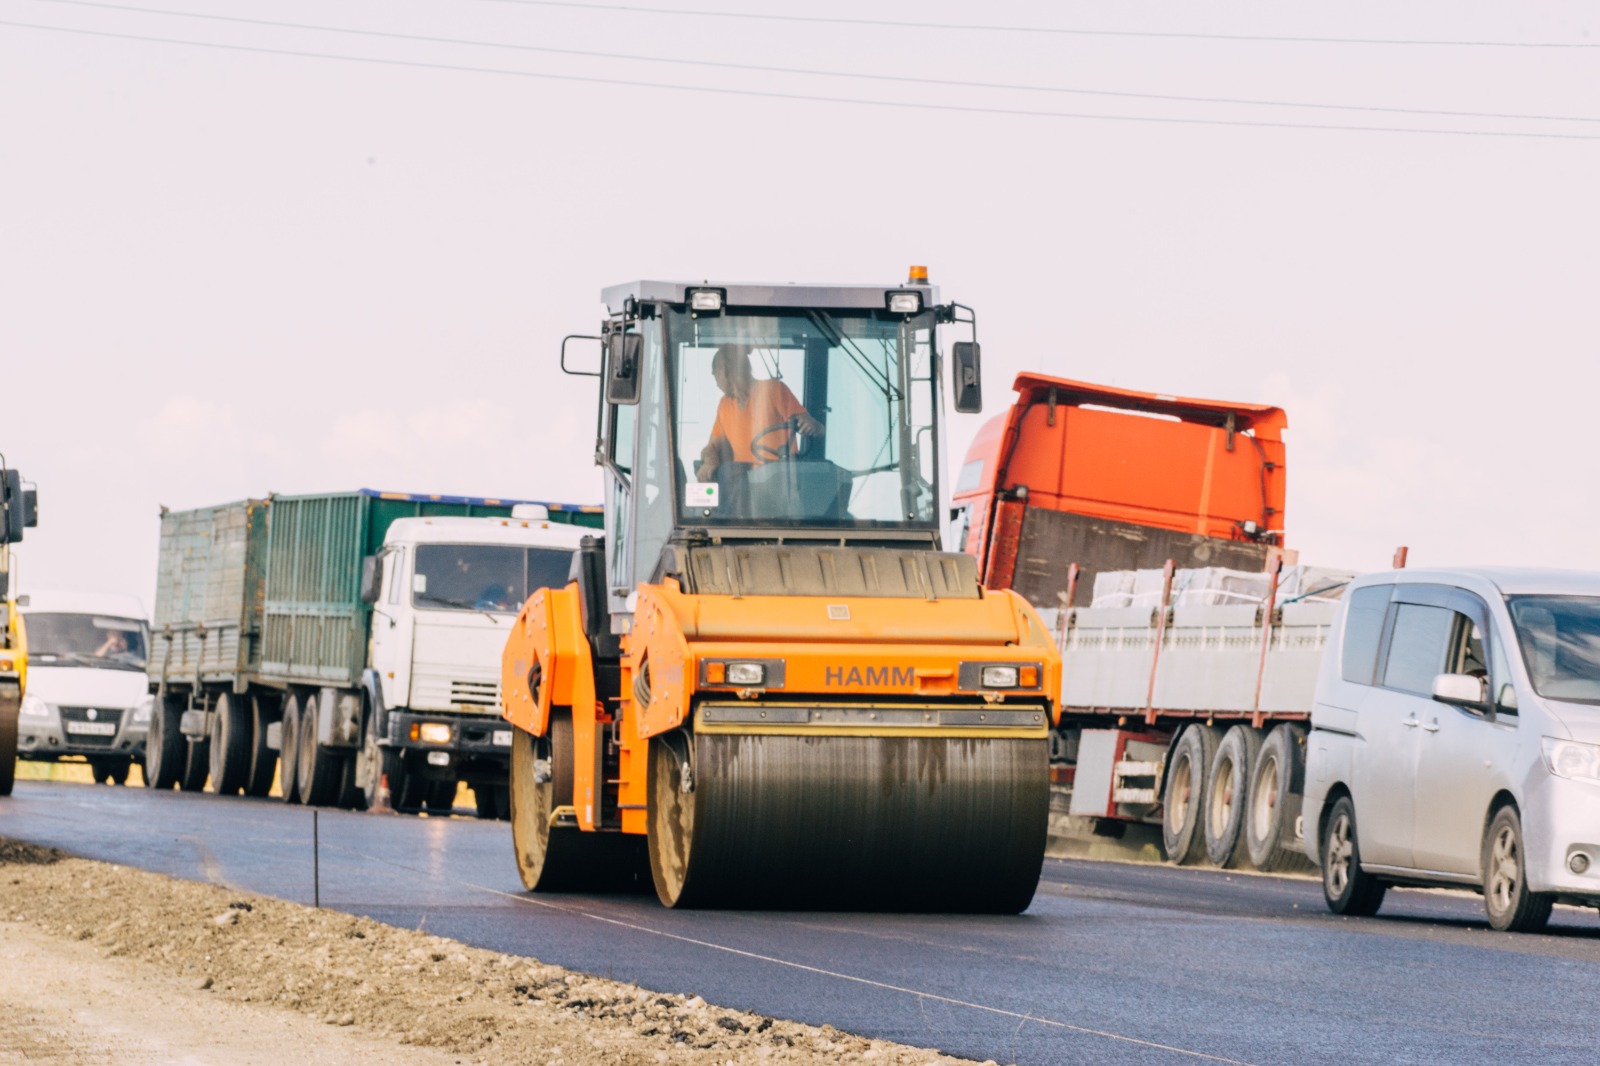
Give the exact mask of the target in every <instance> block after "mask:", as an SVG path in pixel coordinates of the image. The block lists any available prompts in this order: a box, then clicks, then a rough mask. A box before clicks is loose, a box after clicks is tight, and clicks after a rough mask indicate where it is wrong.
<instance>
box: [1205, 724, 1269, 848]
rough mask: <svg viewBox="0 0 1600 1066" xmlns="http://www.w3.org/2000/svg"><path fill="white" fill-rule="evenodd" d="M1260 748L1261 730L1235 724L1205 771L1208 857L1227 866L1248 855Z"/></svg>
mask: <svg viewBox="0 0 1600 1066" xmlns="http://www.w3.org/2000/svg"><path fill="white" fill-rule="evenodd" d="M1260 750H1261V734H1260V733H1258V732H1256V730H1254V729H1252V728H1251V727H1250V726H1247V725H1236V726H1234V727H1233V728H1232V729H1230V730H1228V732H1227V733H1226V734H1224V735H1223V737H1222V743H1220V744H1218V745H1217V753H1216V754H1215V755H1214V756H1212V759H1211V769H1210V770H1209V771H1207V773H1206V810H1205V819H1204V820H1203V822H1202V824H1203V825H1204V826H1205V836H1206V858H1208V859H1210V860H1211V861H1212V863H1214V864H1215V865H1216V866H1218V867H1220V868H1221V869H1224V870H1231V869H1233V868H1235V867H1237V866H1239V865H1241V864H1242V863H1243V862H1244V861H1245V859H1246V855H1245V850H1246V849H1245V847H1244V842H1243V841H1242V840H1241V839H1240V836H1241V833H1242V832H1243V829H1244V815H1245V809H1246V808H1248V807H1249V806H1250V803H1249V798H1250V772H1251V770H1253V769H1254V768H1255V764H1256V754H1257V753H1258V752H1259V751H1260Z"/></svg>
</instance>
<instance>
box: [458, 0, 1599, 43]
mask: <svg viewBox="0 0 1600 1066" xmlns="http://www.w3.org/2000/svg"><path fill="white" fill-rule="evenodd" d="M478 2H479V3H487V4H520V5H524V6H530V7H575V8H579V9H581V10H584V11H627V12H630V13H633V14H644V15H688V16H691V17H694V18H728V19H752V20H759V21H764V22H811V23H820V24H823V25H830V26H887V27H892V28H894V29H904V30H961V31H964V32H967V33H1053V34H1061V35H1063V36H1071V37H1145V38H1158V39H1165V40H1176V41H1264V42H1270V43H1280V44H1379V45H1423V46H1433V47H1439V48H1600V44H1591V43H1570V42H1566V41H1465V40H1461V41H1449V40H1433V41H1430V40H1409V39H1403V38H1383V37H1288V36H1268V35H1265V34H1248V33H1177V32H1164V31H1159V30H1084V29H1068V28H1065V27H1061V26H996V25H985V24H982V23H969V22H902V21H896V20H894V19H845V18H830V17H826V16H822V15H772V14H756V13H752V12H746V11H703V10H698V9H695V8H673V7H644V6H642V5H638V4H590V3H578V2H577V0H478Z"/></svg>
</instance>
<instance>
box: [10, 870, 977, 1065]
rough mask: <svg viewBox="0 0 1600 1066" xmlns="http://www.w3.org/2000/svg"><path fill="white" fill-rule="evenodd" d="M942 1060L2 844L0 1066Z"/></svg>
mask: <svg viewBox="0 0 1600 1066" xmlns="http://www.w3.org/2000/svg"><path fill="white" fill-rule="evenodd" d="M290 1049H292V1058H293V1060H294V1061H297V1062H306V1063H310V1064H321V1063H328V1064H333V1063H344V1062H358V1063H359V1062H368V1061H370V1062H380V1061H382V1062H385V1063H404V1064H416V1066H433V1064H436V1063H437V1064H445V1063H480V1062H481V1063H485V1064H487V1063H490V1062H493V1063H495V1064H497V1066H499V1064H515V1063H530V1064H531V1063H541V1064H542V1063H562V1064H567V1066H597V1064H602V1063H606V1064H610V1063H622V1064H635V1063H638V1064H657V1063H686V1064H696V1066H698V1064H718V1066H720V1064H723V1063H740V1064H743V1063H750V1062H771V1063H784V1064H806V1066H811V1064H815V1066H822V1064H825V1063H826V1064H834V1063H863V1064H866V1063H870V1064H872V1066H933V1064H939V1066H945V1064H949V1066H955V1064H958V1063H962V1062H966V1061H968V1060H963V1059H955V1058H952V1057H950V1056H947V1055H941V1054H938V1053H937V1052H933V1051H927V1050H922V1049H917V1048H911V1047H907V1046H905V1045H901V1044H893V1043H889V1042H887V1041H881V1040H868V1039H864V1038H861V1037H856V1036H852V1035H850V1034H847V1033H843V1032H840V1031H838V1030H835V1029H833V1028H831V1027H829V1026H822V1027H820V1028H818V1027H815V1026H809V1025H802V1024H799V1023H796V1022H789V1021H782V1020H776V1019H771V1018H764V1017H761V1016H758V1015H754V1014H748V1013H745V1012H742V1011H734V1010H724V1009H722V1008H719V1007H715V1006H712V1005H710V1004H707V1003H706V1002H705V1001H704V1000H702V999H700V997H698V996H683V995H674V994H664V993H658V992H654V991H650V990H646V989H641V988H638V987H637V986H634V985H628V984H624V983H621V982H617V981H610V980H606V979H604V978H598V977H592V976H587V975H584V974H578V973H574V972H572V971H569V970H566V969H563V968H561V967H558V966H547V965H544V964H542V963H540V962H538V961H537V960H535V959H530V958H526V957H522V956H513V955H501V954H498V953H496V952H491V951H485V950H482V949H479V948H470V947H466V946H464V945H462V944H460V943H458V942H456V941H453V940H446V939H444V938H441V937H436V936H431V935H428V934H426V933H422V932H418V931H413V930H406V929H397V928H394V927H392V926H387V925H383V924H381V923H379V922H375V921H372V920H371V919H368V918H357V917H353V916H351V915H347V914H342V913H339V912H335V911H327V910H314V909H312V908H308V907H303V906H299V905H297V904H292V903H286V902H283V901H281V900H275V899H270V898H267V897H263V896H256V895H251V894H248V893H242V892H238V891H235V890H231V889H226V888H221V887H218V886H215V885H206V884H197V883H194V882H189V881H180V880H175V879H171V878H167V877H162V876H160V875H157V874H152V873H147V872H145V871H142V870H133V869H129V868H127V867H121V866H114V865H111V864H107V863H100V862H93V861H90V860H86V859H78V858H73V857H70V856H67V855H64V854H63V853H61V852H59V851H56V850H54V849H45V848H39V847H36V846H34V845H30V844H23V843H19V842H13V841H8V840H4V839H0V1066H12V1064H13V1063H17V1064H20V1063H39V1062H47V1063H48V1062H63V1063H65V1062H72V1063H90V1064H97V1063H118V1064H121V1063H129V1064H135V1066H138V1064H143V1063H151V1064H154V1063H186V1062H205V1063H216V1064H220V1066H232V1064H240V1066H254V1064H257V1063H260V1064H262V1066H267V1064H268V1063H271V1064H272V1066H277V1064H279V1063H281V1062H283V1061H284V1060H285V1054H286V1052H289V1051H290Z"/></svg>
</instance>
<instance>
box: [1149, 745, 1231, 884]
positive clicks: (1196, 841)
mask: <svg viewBox="0 0 1600 1066" xmlns="http://www.w3.org/2000/svg"><path fill="white" fill-rule="evenodd" d="M1217 742H1218V740H1217V730H1215V729H1213V728H1212V727H1211V726H1208V725H1198V724H1196V725H1191V726H1189V727H1188V728H1186V729H1185V730H1184V731H1183V735H1182V736H1180V737H1179V738H1178V743H1177V744H1176V745H1174V746H1173V749H1172V757H1171V759H1169V760H1168V764H1167V776H1166V782H1165V785H1164V787H1163V788H1162V791H1161V843H1162V846H1163V847H1165V848H1166V850H1167V858H1168V860H1170V861H1172V862H1175V863H1177V864H1178V865H1179V866H1187V865H1189V864H1190V863H1193V862H1198V861H1199V859H1200V856H1201V854H1202V853H1203V851H1204V848H1205V833H1204V831H1203V830H1201V828H1200V826H1201V825H1202V823H1203V819H1204V817H1205V806H1206V771H1207V770H1208V769H1209V768H1210V766H1211V760H1212V759H1213V758H1214V757H1215V756H1216V753H1217Z"/></svg>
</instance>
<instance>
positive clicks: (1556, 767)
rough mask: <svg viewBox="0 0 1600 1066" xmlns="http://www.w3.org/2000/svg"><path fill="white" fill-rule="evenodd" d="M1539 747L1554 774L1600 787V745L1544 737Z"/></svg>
mask: <svg viewBox="0 0 1600 1066" xmlns="http://www.w3.org/2000/svg"><path fill="white" fill-rule="evenodd" d="M1539 746H1540V748H1542V749H1543V750H1544V764H1545V765H1546V766H1547V767H1549V768H1550V772H1551V773H1552V774H1555V775H1556V776H1557V777H1565V778H1568V779H1570V780H1573V781H1588V782H1589V783H1590V784H1595V785H1600V744H1584V743H1581V742H1579V741H1576V740H1557V739H1556V738H1555V737H1544V738H1542V739H1541V740H1540V741H1539Z"/></svg>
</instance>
